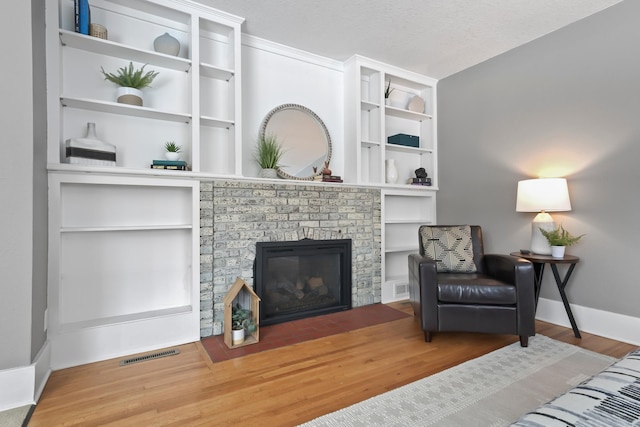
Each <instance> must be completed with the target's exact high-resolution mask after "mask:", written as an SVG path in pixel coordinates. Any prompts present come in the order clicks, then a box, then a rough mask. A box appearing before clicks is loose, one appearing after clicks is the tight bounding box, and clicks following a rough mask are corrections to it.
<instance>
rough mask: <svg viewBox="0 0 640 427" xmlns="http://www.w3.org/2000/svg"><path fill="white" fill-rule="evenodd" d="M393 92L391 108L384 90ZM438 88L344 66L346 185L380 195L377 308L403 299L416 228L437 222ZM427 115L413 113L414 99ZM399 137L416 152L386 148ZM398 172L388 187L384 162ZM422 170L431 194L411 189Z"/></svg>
mask: <svg viewBox="0 0 640 427" xmlns="http://www.w3.org/2000/svg"><path fill="white" fill-rule="evenodd" d="M389 83H390V87H391V88H392V89H393V90H392V92H391V96H390V97H389V102H388V103H387V102H386V101H385V89H386V88H387V85H389ZM436 83H437V81H436V80H434V79H431V78H429V77H426V76H422V75H419V74H416V73H413V72H410V71H407V70H403V69H399V68H397V67H394V66H391V65H388V64H384V63H381V62H378V61H375V60H371V59H368V58H365V57H362V56H359V55H355V56H353V57H352V58H350V59H349V60H348V61H347V62H346V64H345V141H347V144H345V145H346V150H345V164H347V165H351V167H349V168H346V171H345V177H346V178H347V180H348V181H349V182H355V183H358V184H364V185H374V186H379V187H381V188H382V230H383V232H382V277H383V280H382V302H390V301H395V300H400V299H405V298H407V297H408V287H407V284H408V270H407V256H408V254H409V253H411V252H417V251H418V227H419V225H421V224H434V223H435V222H436V191H437V188H438V169H437V137H436ZM414 96H419V97H420V98H422V100H424V111H412V110H410V109H409V108H408V104H409V102H410V101H411V99H412V97H414ZM396 134H407V135H412V136H417V137H419V140H420V144H419V146H418V147H408V146H403V145H394V144H389V143H388V142H387V141H388V140H387V138H388V137H389V136H392V135H396ZM390 159H391V160H393V161H394V163H395V165H396V167H397V169H398V176H399V178H398V181H397V182H396V183H386V182H385V166H386V161H387V160H390ZM421 167H422V168H424V169H425V170H426V171H427V173H428V175H429V177H431V180H432V186H431V187H426V186H424V187H422V186H420V187H418V186H414V185H410V184H409V183H408V180H409V179H410V178H413V177H415V170H416V169H418V168H421Z"/></svg>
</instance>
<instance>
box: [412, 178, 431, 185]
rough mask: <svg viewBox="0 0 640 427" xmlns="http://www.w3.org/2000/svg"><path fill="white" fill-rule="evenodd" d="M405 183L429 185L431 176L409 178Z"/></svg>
mask: <svg viewBox="0 0 640 427" xmlns="http://www.w3.org/2000/svg"><path fill="white" fill-rule="evenodd" d="M407 184H418V185H419V184H422V185H431V178H409V180H408V181H407Z"/></svg>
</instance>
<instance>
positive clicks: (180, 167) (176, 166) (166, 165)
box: [151, 160, 187, 171]
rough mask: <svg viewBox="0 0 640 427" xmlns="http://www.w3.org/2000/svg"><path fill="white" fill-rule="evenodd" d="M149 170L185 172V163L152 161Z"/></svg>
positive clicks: (182, 161) (178, 161)
mask: <svg viewBox="0 0 640 427" xmlns="http://www.w3.org/2000/svg"><path fill="white" fill-rule="evenodd" d="M151 169H168V170H174V171H186V170H187V162H185V161H184V160H154V161H153V163H152V164H151Z"/></svg>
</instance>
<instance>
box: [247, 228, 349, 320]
mask: <svg viewBox="0 0 640 427" xmlns="http://www.w3.org/2000/svg"><path fill="white" fill-rule="evenodd" d="M253 278H254V283H255V290H256V293H257V294H258V296H259V297H260V298H261V308H260V324H261V325H271V324H276V323H282V322H286V321H290V320H296V319H302V318H305V317H311V316H318V315H321V314H328V313H334V312H338V311H343V310H349V309H351V239H335V240H311V239H304V240H298V241H293V242H258V243H256V258H255V264H254V275H253Z"/></svg>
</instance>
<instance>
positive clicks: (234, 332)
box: [231, 303, 257, 345]
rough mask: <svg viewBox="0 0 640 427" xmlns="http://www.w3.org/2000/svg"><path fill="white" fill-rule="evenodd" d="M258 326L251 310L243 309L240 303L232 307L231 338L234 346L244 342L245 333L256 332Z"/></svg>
mask: <svg viewBox="0 0 640 427" xmlns="http://www.w3.org/2000/svg"><path fill="white" fill-rule="evenodd" d="M256 328H257V326H256V323H255V321H254V320H253V317H252V313H251V310H247V309H246V308H242V306H241V305H240V303H236V304H235V305H234V306H232V307H231V336H232V343H233V345H239V344H242V343H243V342H244V337H245V332H249V333H252V332H255V330H256Z"/></svg>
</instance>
